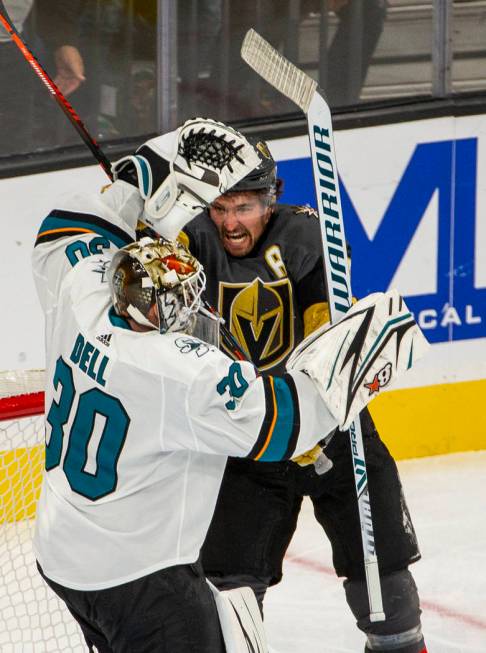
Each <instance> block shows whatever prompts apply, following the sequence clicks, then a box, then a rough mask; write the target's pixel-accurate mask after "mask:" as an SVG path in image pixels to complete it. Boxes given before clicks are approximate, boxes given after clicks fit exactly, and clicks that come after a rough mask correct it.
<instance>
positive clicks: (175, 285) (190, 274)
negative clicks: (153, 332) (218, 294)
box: [108, 237, 206, 333]
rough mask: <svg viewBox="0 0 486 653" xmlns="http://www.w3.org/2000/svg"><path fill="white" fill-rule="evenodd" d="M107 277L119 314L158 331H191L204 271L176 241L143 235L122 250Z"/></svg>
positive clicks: (203, 283)
mask: <svg viewBox="0 0 486 653" xmlns="http://www.w3.org/2000/svg"><path fill="white" fill-rule="evenodd" d="M108 279H109V284H110V290H111V295H112V300H113V306H114V308H115V311H116V312H117V313H118V315H121V316H125V317H126V316H130V317H131V318H133V319H134V320H135V321H136V322H138V323H139V324H142V325H144V326H147V327H150V328H152V329H158V330H159V331H160V333H167V332H169V331H180V332H184V333H191V332H192V330H193V328H194V324H195V321H196V313H197V312H198V310H199V308H200V306H201V295H202V293H203V292H204V289H205V287H206V275H205V274H204V271H203V267H202V265H201V264H200V263H199V261H198V260H197V259H196V258H194V256H192V254H191V253H190V252H189V250H188V249H187V248H186V247H184V245H182V244H181V243H179V242H178V241H171V240H166V239H165V238H160V239H158V240H154V239H152V238H147V237H146V238H142V239H141V240H139V241H138V242H135V243H131V244H130V245H127V246H126V247H123V248H122V249H120V250H119V251H118V252H117V253H116V254H115V256H114V257H113V260H112V262H111V265H110V269H109V273H108Z"/></svg>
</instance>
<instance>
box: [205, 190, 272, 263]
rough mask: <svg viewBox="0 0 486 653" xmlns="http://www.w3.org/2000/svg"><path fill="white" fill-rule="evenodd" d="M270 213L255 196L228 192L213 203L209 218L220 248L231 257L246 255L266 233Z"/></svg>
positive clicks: (249, 193) (250, 193)
mask: <svg viewBox="0 0 486 653" xmlns="http://www.w3.org/2000/svg"><path fill="white" fill-rule="evenodd" d="M271 213H272V209H271V207H268V206H266V205H265V204H264V203H263V202H262V201H261V200H260V197H259V195H258V194H257V193H253V192H247V193H231V194H229V195H221V197H218V199H216V200H214V202H213V203H212V204H211V206H210V209H209V215H210V216H211V220H212V221H213V222H214V224H215V225H216V227H217V229H218V233H219V237H220V238H221V242H222V243H223V247H224V248H225V250H226V251H227V252H229V253H230V254H231V255H232V256H246V255H247V254H249V253H250V252H251V250H252V249H253V248H254V247H255V244H256V243H257V241H258V239H259V238H260V236H261V235H262V234H263V232H264V231H265V227H266V225H267V222H268V221H269V219H270V215H271Z"/></svg>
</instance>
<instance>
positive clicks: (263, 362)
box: [219, 277, 294, 371]
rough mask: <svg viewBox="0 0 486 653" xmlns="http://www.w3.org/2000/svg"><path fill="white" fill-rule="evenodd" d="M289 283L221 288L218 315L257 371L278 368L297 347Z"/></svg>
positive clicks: (232, 285) (262, 283)
mask: <svg viewBox="0 0 486 653" xmlns="http://www.w3.org/2000/svg"><path fill="white" fill-rule="evenodd" d="M292 306H293V301H292V286H291V284H290V282H289V280H288V279H279V280H278V281H268V282H264V281H262V280H261V279H260V278H258V277H257V278H256V279H255V280H254V281H252V282H251V283H224V282H220V284H219V312H220V314H221V315H222V316H223V317H224V319H225V320H226V323H227V325H228V326H229V328H230V331H231V333H232V334H233V335H234V336H235V338H236V339H237V340H238V342H239V343H240V345H241V347H242V348H243V349H244V350H245V352H246V353H247V354H249V356H250V358H251V360H252V361H253V363H254V364H255V365H256V367H257V368H258V369H259V370H261V371H264V370H267V369H269V368H271V367H274V366H275V365H278V364H279V363H280V362H281V361H282V360H283V359H284V358H285V357H286V356H287V355H288V354H289V353H290V351H291V350H292V349H293V347H294V323H293V316H292Z"/></svg>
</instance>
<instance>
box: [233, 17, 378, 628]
mask: <svg viewBox="0 0 486 653" xmlns="http://www.w3.org/2000/svg"><path fill="white" fill-rule="evenodd" d="M241 56H242V58H243V59H244V60H245V61H246V63H247V64H248V65H249V66H250V67H251V68H253V70H255V72H257V73H258V74H259V75H260V76H261V77H263V79H265V80H266V81H267V82H268V83H269V84H271V85H272V86H273V87H274V88H276V89H277V90H278V91H280V92H281V93H282V94H283V95H285V96H287V97H288V98H289V99H290V100H292V101H293V102H294V103H295V104H296V105H297V106H298V107H299V108H300V109H301V110H302V111H303V112H304V114H305V115H306V117H307V124H308V135H309V140H310V148H311V155H312V170H313V175H314V185H315V191H316V198H317V200H318V201H317V207H318V212H319V222H320V226H321V237H322V246H323V253H324V273H325V278H326V287H327V295H328V301H329V310H330V317H331V322H335V321H337V320H339V319H340V318H341V317H342V316H343V315H344V314H345V313H346V312H347V310H348V309H349V308H350V306H351V304H352V294H351V282H350V274H349V265H348V260H347V251H346V239H345V236H344V222H343V214H342V208H341V198H340V194H339V183H338V173H337V165H336V157H335V153H334V138H333V129H332V119H331V112H330V109H329V106H328V104H327V102H326V101H325V99H324V97H323V92H322V91H321V90H320V89H319V88H318V86H317V82H316V81H315V80H313V79H312V78H311V77H309V76H308V75H306V74H305V73H304V72H302V71H301V70H300V69H299V68H297V67H296V66H294V64H292V63H291V62H290V61H288V60H287V59H285V57H283V56H282V55H281V54H280V53H279V52H277V50H275V48H273V47H272V46H271V45H270V44H269V43H268V42H267V41H265V39H263V38H262V37H261V36H260V35H259V34H258V33H257V32H255V30H253V29H250V30H249V31H248V32H247V33H246V36H245V39H244V41H243V44H242V47H241ZM349 435H350V440H351V451H352V456H353V466H354V480H355V485H356V494H357V498H358V508H359V518H360V525H361V538H362V542H363V553H364V564H365V572H366V584H367V588H368V599H369V605H370V620H371V621H384V619H385V614H384V612H383V600H382V595H381V585H380V576H379V569H378V559H377V556H376V549H375V540H374V532H373V522H372V516H371V506H370V498H369V493H368V476H367V471H366V462H365V455H364V446H363V437H362V433H361V424H360V421H359V419H357V420H356V421H355V422H353V424H352V425H351V427H350V429H349Z"/></svg>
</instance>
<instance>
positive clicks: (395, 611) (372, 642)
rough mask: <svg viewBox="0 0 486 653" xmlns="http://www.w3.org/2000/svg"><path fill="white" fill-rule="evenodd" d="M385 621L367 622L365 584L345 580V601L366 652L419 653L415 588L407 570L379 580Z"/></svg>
mask: <svg viewBox="0 0 486 653" xmlns="http://www.w3.org/2000/svg"><path fill="white" fill-rule="evenodd" d="M380 580H381V589H382V593H383V608H384V611H385V615H386V620H385V621H374V622H371V621H370V618H369V605H368V594H367V589H366V583H365V581H364V580H346V581H345V582H344V589H345V591H346V600H347V602H348V605H349V607H350V608H351V610H352V612H353V614H354V616H355V618H356V619H357V625H358V628H359V629H360V630H362V631H363V632H365V633H366V635H367V637H368V640H367V650H369V651H382V653H385V652H386V653H388V651H395V650H396V652H397V653H405V652H406V653H408V651H409V650H410V652H411V653H421V651H422V648H423V646H424V644H423V637H422V627H421V623H420V614H421V610H420V602H419V597H418V593H417V587H416V585H415V582H414V580H413V577H412V574H411V573H410V572H409V570H408V569H402V570H401V571H397V572H395V573H393V574H387V575H386V576H382V577H381V579H380Z"/></svg>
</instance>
